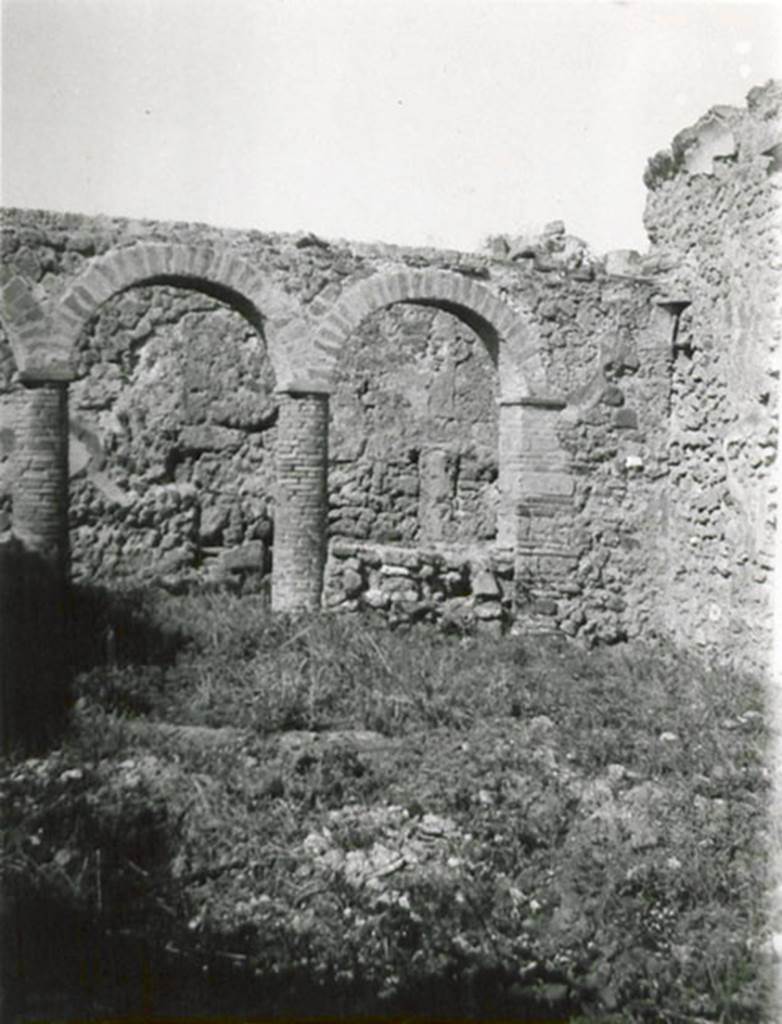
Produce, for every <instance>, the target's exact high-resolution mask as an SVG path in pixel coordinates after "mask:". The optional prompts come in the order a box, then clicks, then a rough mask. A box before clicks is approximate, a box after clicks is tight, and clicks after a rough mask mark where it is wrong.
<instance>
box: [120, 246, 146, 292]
mask: <svg viewBox="0 0 782 1024" xmlns="http://www.w3.org/2000/svg"><path fill="white" fill-rule="evenodd" d="M114 265H115V266H116V268H117V274H118V276H119V280H120V290H122V289H125V288H130V286H131V285H133V284H135V283H136V282H137V281H143V280H144V278H145V277H146V276H147V266H146V263H145V261H144V246H142V245H139V244H135V245H127V246H123V247H122V248H121V249H117V251H116V255H115V258H114Z"/></svg>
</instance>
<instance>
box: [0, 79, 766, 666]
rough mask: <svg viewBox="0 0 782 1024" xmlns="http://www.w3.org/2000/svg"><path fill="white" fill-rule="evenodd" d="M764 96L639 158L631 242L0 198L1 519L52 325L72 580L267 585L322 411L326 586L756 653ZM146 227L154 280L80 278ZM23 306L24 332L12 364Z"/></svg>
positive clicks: (561, 627)
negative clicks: (611, 249) (447, 232)
mask: <svg viewBox="0 0 782 1024" xmlns="http://www.w3.org/2000/svg"><path fill="white" fill-rule="evenodd" d="M778 106H779V91H778V89H777V88H776V87H774V86H769V87H768V88H766V89H765V90H761V91H756V92H753V93H752V94H750V97H749V104H748V108H747V109H746V110H741V111H739V110H733V109H728V108H717V109H716V112H710V114H709V115H707V116H706V118H704V119H702V121H701V122H699V123H698V125H696V126H694V127H693V128H692V129H688V130H687V131H686V132H684V133H682V135H681V136H678V137H677V140H675V142H674V145H673V148H672V150H671V151H670V152H669V153H668V154H667V155H666V154H662V155H660V154H658V156H656V157H655V158H654V159H653V160H652V161H650V166H649V169H648V170H647V175H646V180H647V185H648V186H649V193H648V201H647V208H646V214H645V222H646V225H647V229H648V231H649V234H650V240H651V245H650V250H649V252H648V253H646V254H644V255H642V256H639V255H638V254H636V253H629V252H616V253H611V254H608V256H605V257H597V256H595V255H594V254H593V253H591V252H590V251H589V249H588V248H587V246H586V245H585V243H583V242H582V241H580V240H579V239H576V238H573V237H572V236H570V235H568V234H567V231H566V229H565V227H564V225H562V224H560V223H556V222H555V223H552V224H550V225H548V226H547V228H546V229H545V230H544V232H543V233H542V234H541V235H538V236H536V237H534V238H526V237H521V236H512V235H509V236H503V237H498V238H494V239H491V240H490V242H489V244H488V245H487V250H486V251H485V252H483V253H477V254H466V253H456V252H443V251H435V250H414V249H402V248H399V247H395V246H383V245H369V244H353V243H347V242H336V241H325V240H322V239H318V238H316V237H315V236H313V235H309V234H299V235H293V236H282V235H271V234H263V233H261V232H257V231H228V230H221V229H216V228H211V227H207V226H204V225H184V224H161V223H152V222H138V221H127V220H121V219H109V218H87V217H81V216H78V215H70V214H53V213H46V212H40V211H21V210H8V211H5V213H4V217H3V267H4V275H5V276H4V282H5V289H4V293H3V294H4V300H5V305H4V310H5V312H4V318H3V337H2V339H0V384H1V385H2V397H0V531H2V530H5V532H6V536H8V534H9V531H10V530H11V528H12V526H13V528H14V532H16V533H18V532H19V530H18V528H17V527H18V524H17V519H18V516H17V514H16V510H15V509H14V508H13V507H12V506H13V500H14V499H13V495H14V493H17V494H18V493H20V491H19V486H18V482H19V476H20V473H21V472H22V471H23V459H22V458H21V455H23V454H24V452H25V451H26V450H27V449H26V447H25V444H26V442H25V439H24V436H23V434H24V428H23V426H20V424H24V423H25V422H27V421H26V420H25V419H24V416H25V415H27V413H26V412H25V410H26V409H27V408H28V406H29V402H30V394H31V383H30V380H29V379H27V378H29V377H30V373H32V374H33V376H34V374H35V373H39V370H38V369H36V367H37V366H38V365H39V363H40V365H44V363H45V361H46V360H47V359H49V361H50V364H51V366H54V370H52V371H51V374H50V375H55V376H56V373H57V372H60V371H59V370H58V369H57V367H58V366H59V365H60V364H59V363H58V362H57V360H61V359H62V358H64V357H63V356H62V352H64V351H65V349H66V347H67V346H66V345H65V343H64V342H62V338H63V337H64V336H65V334H66V333H67V331H66V330H65V328H64V327H63V325H64V324H67V323H68V322H73V323H75V324H76V326H75V327H72V328H68V329H69V330H71V331H72V334H73V349H72V351H70V350H69V351H68V360H69V365H71V366H72V378H73V379H72V381H71V382H70V384H69V385H68V387H67V392H68V403H67V416H68V420H69V460H70V470H69V502H68V519H69V522H68V528H69V529H68V534H69V546H70V565H71V575H72V577H73V578H75V579H77V580H101V581H111V580H119V579H153V580H158V581H160V582H162V583H163V584H164V585H166V586H168V587H170V588H173V589H176V588H180V587H183V586H186V585H193V586H202V585H211V584H219V585H222V586H230V587H233V588H244V589H248V590H249V589H257V588H259V587H264V586H268V580H269V574H270V572H272V567H273V566H276V565H278V564H281V563H280V558H279V555H280V551H281V548H280V547H279V544H278V543H276V542H278V541H280V537H281V534H280V521H279V515H280V513H279V509H280V507H281V506H280V501H281V497H280V494H281V492H280V487H281V486H283V484H281V482H280V465H281V463H280V458H281V452H282V451H283V448H284V446H285V445H289V441H290V437H291V436H301V437H302V438H304V439H306V438H308V437H310V436H311V435H312V430H313V429H314V428H313V427H312V423H313V422H315V420H316V419H317V417H318V416H320V415H322V409H326V410H327V412H326V414H325V415H326V418H327V420H328V428H327V429H325V428H324V443H325V444H326V446H327V448H324V451H326V450H327V451H328V478H327V483H326V484H324V486H325V487H327V502H326V504H325V507H324V510H323V521H324V525H325V526H326V530H327V534H328V538H329V545H330V546H329V556H328V560H327V562H326V566H325V586H324V592H323V600H324V603H325V605H326V606H327V607H332V608H344V609H346V610H360V609H372V610H374V611H375V612H377V613H382V614H385V615H388V616H389V617H390V618H392V619H394V620H399V621H404V620H406V619H410V618H422V619H429V620H433V621H445V622H448V621H454V622H457V623H461V622H463V621H467V622H472V623H474V624H476V625H477V626H479V627H480V628H486V629H490V630H492V631H494V632H497V631H499V630H500V629H503V628H516V627H517V626H518V625H519V624H521V625H522V626H523V627H524V629H526V630H527V631H531V632H536V631H544V632H550V631H561V632H564V633H565V634H566V635H568V636H571V637H576V638H580V639H582V640H584V641H586V642H590V643H591V642H594V641H603V642H612V641H616V640H620V639H623V638H632V637H638V636H644V637H654V636H658V635H673V636H674V637H675V638H676V639H677V640H679V641H681V642H684V643H695V644H697V645H700V646H701V647H703V648H704V649H707V650H708V649H709V648H710V647H711V646H714V647H715V648H720V649H721V650H723V651H725V650H726V649H727V650H728V652H730V651H733V652H736V653H741V654H742V656H743V657H747V656H749V657H750V658H755V659H762V656H763V655H762V652H763V651H764V650H765V646H766V644H767V640H768V635H769V632H768V631H769V628H770V627H769V624H768V621H767V615H768V604H769V590H770V572H771V568H772V566H771V550H772V539H773V529H774V523H775V519H774V517H775V510H776V505H775V502H776V492H775V490H774V482H773V477H774V460H775V457H776V444H777V437H776V416H777V395H778V365H777V362H776V359H777V354H778V350H777V343H778V334H779V324H780V317H779V281H780V254H779V215H778V210H779V205H778V202H777V200H778V189H779V180H780V178H779V175H778V173H777V162H778V157H777V156H776V155H775V153H776V152H777V151H776V150H775V149H774V147H775V146H778V144H779V143H778V138H779V136H780V133H779V125H778V117H779V112H778ZM144 246H146V247H147V249H146V250H145V251H147V252H153V256H155V254H157V253H158V252H162V253H164V254H165V253H167V254H168V255H166V256H165V258H166V259H168V260H169V264H166V267H167V268H168V269H167V270H166V273H162V272H156V273H149V274H148V275H147V277H146V279H145V280H140V278H141V277H143V275H136V277H135V278H133V280H134V281H135V282H137V283H134V284H133V286H129V287H126V288H122V287H120V288H119V289H118V290H116V292H115V293H113V294H108V293H109V292H110V291H111V288H112V287H114V286H115V285H111V286H108V285H107V286H106V288H105V289H104V292H105V293H106V294H107V297H106V298H105V299H101V295H102V294H104V292H101V291H100V287H98V286H96V285H95V283H94V282H95V281H99V282H100V281H102V280H103V278H105V279H110V280H111V281H113V282H115V284H116V282H119V283H120V284H122V280H121V270H122V267H123V266H125V264H129V263H130V261H131V260H132V259H137V260H139V259H140V257H137V256H133V255H132V254H134V253H139V252H141V250H142V248H143V247H144ZM171 246H173V249H172V248H171ZM167 247H168V248H167ZM215 252H218V253H225V254H226V255H225V257H223V256H220V257H219V259H218V258H217V257H214V258H213V257H212V256H210V255H209V254H210V253H215ZM204 253H206V254H207V255H206V256H202V254H204ZM117 254H119V256H118V257H117ZM126 256H127V259H125V257H126ZM145 258H147V259H150V258H152V257H145ZM155 258H156V256H155ZM161 258H163V257H161ZM177 260H180V263H177ZM199 260H202V261H203V266H204V267H205V268H206V270H205V273H204V275H203V276H202V277H198V276H196V271H195V270H194V269H193V268H194V267H197V266H199V265H200V264H199V263H198V261H199ZM210 260H211V262H210ZM220 260H222V262H220ZM232 260H233V262H231V261H232ZM112 261H114V262H112ZM123 261H124V262H123ZM185 266H186V271H183V270H181V269H178V268H181V267H185ZM101 267H105V268H106V269H105V270H102V271H101V274H102V277H101V275H98V273H97V270H96V269H95V268H98V269H100V268H101ZM117 267H119V268H120V271H118V270H117ZM226 268H227V269H226ZM237 268H239V269H237ZM438 274H439V275H440V276H439V277H438V276H437V275H438ZM416 275H417V276H416ZM427 275H429V276H427ZM128 280H130V278H128ZM237 281H238V282H240V285H235V282H237ZM400 281H401V282H402V284H400ZM409 281H413V283H414V285H415V288H416V289H417V290H411V289H412V286H409V287H408V286H407V285H406V284H405V282H409ZM20 282H21V284H20ZM82 282H88V284H87V285H84V284H82ZM376 282H379V283H377V284H376ZM416 282H417V283H416ZM453 282H456V283H455V284H454V283H453ZM405 287H407V291H405ZM373 289H374V290H373ZM449 289H450V290H449ZM411 295H412V296H413V298H412V299H411V298H408V296H411ZM400 296H401V299H400ZM93 300H95V301H93ZM97 300H100V301H97ZM25 304H27V306H29V307H30V311H29V312H28V313H26V314H24V315H25V316H27V318H28V320H29V321H31V322H32V321H33V320H35V317H36V316H38V317H39V321H38V322H39V323H40V324H43V325H44V326H41V327H38V328H36V331H37V333H35V338H34V344H33V346H32V347H31V348H30V352H32V355H31V356H29V357H28V356H27V355H25V354H24V353H23V354H22V357H20V355H19V352H20V342H19V339H18V338H14V336H13V335H14V330H15V327H14V318H16V322H18V323H23V322H26V321H24V320H23V317H22V315H21V314H19V313H18V310H19V309H20V308H22V306H25ZM27 306H25V308H27ZM33 306H35V307H36V308H35V309H34V308H33ZM66 307H67V309H69V310H71V311H73V310H77V311H78V317H74V316H73V315H71V321H66V320H64V319H62V318H60V319H58V317H59V316H60V313H59V310H60V309H64V308H66ZM381 307H385V308H381ZM9 310H10V312H9ZM38 311H40V312H38ZM69 315H70V314H69ZM498 325H499V326H498ZM24 329H25V330H26V329H27V328H24ZM47 331H48V333H47ZM514 332H515V333H514ZM28 333H29V332H28ZM39 338H43V339H44V340H43V341H40V340H39ZM514 338H516V339H517V342H514V341H513V339H514ZM335 339H336V340H335ZM508 339H510V340H508ZM36 345H37V346H38V347H37V348H36V347H35V346H36ZM52 353H54V354H53V355H52ZM26 358H29V359H30V360H32V362H31V363H30V365H33V364H34V365H33V371H34V372H33V371H30V372H29V373H28V374H27V378H25V372H24V365H22V367H21V369H22V372H21V373H20V361H21V363H24V359H26ZM36 360H38V362H35V361H36ZM41 360H43V361H44V362H43V363H41ZM324 367H326V368H325V369H324ZM46 372H47V373H49V372H50V371H49V370H48V369H47V370H46ZM324 381H325V382H326V383H325V384H324V383H323V382H324ZM309 392H313V393H319V394H322V395H324V396H325V398H324V401H325V403H326V404H325V405H324V404H323V402H322V401H320V400H319V401H318V402H314V403H313V404H312V407H311V409H310V411H309V412H308V413H307V414H306V415H307V416H309V417H310V419H309V420H301V422H298V421H296V422H294V420H295V417H294V419H291V418H290V416H288V419H285V418H284V416H283V427H284V430H285V431H287V432H288V433H286V435H285V437H286V439H285V441H284V442H283V441H281V436H280V430H281V406H282V405H283V403H284V402H286V401H292V402H293V406H291V409H293V408H294V406H295V405H296V403H295V401H294V399H295V397H296V396H297V395H301V396H304V395H306V394H307V393H309ZM288 396H292V397H290V398H289V397H288ZM299 409H300V411H301V410H302V409H303V406H301V403H299ZM291 415H293V414H292V413H291ZM312 417H315V420H313V419H312ZM285 424H288V426H285ZM318 429H320V428H318ZM297 431H298V435H297ZM312 443H315V442H314V441H313V442H312ZM302 444H303V445H305V446H306V445H308V444H310V442H309V441H306V440H303V441H302ZM27 448H29V444H28V445H27ZM316 448H317V445H316ZM316 448H313V449H311V451H310V450H309V449H308V451H310V454H307V453H306V452H305V453H304V456H303V463H302V465H303V464H304V462H307V460H310V463H311V464H312V465H313V467H315V466H316V463H317V460H318V459H319V458H320V455H319V454H318V451H317V450H316ZM285 451H287V452H288V455H286V456H285V458H287V459H288V462H287V463H286V465H287V466H288V470H286V472H290V473H293V474H294V475H295V473H296V457H295V456H296V451H295V446H294V449H290V448H287V449H285ZM20 453H21V455H20ZM313 460H314V461H313ZM308 464H309V463H308ZM312 472H313V473H314V474H315V476H313V477H312V483H311V487H314V488H315V491H310V492H308V493H309V497H303V498H302V501H304V502H305V503H306V501H310V502H311V501H315V500H316V499H315V498H313V497H312V495H313V494H316V492H317V486H318V484H317V482H316V476H317V472H316V468H313V470H312ZM303 493H304V492H302V494H303ZM286 495H287V496H286V497H285V501H286V502H288V503H290V502H291V501H293V502H294V503H295V501H297V500H298V499H297V498H296V488H295V487H294V488H293V490H290V488H289V491H288V492H286ZM17 501H18V498H17ZM285 507H286V508H288V507H289V504H286V505H285ZM313 509H314V511H313V512H312V514H311V516H310V519H309V520H306V521H307V522H313V523H315V522H320V519H319V518H318V517H319V516H320V515H321V512H320V511H319V510H318V509H315V508H314V506H313ZM313 517H314V518H313ZM305 518H306V517H305ZM304 521H305V520H304V519H303V520H302V522H304ZM285 523H286V528H287V527H288V526H289V517H287V516H286V520H285ZM307 529H310V527H307ZM280 543H281V541H280ZM284 543H285V544H286V545H288V548H289V549H290V551H291V552H293V548H294V546H295V545H294V539H293V538H292V537H291V536H290V530H288V533H287V534H286V537H285V540H284ZM286 550H288V549H286ZM275 552H276V554H277V556H278V557H277V558H276V559H275ZM316 553H317V544H315V545H314V546H313V547H312V551H311V555H312V557H313V558H314V557H315V556H316ZM302 557H303V556H302ZM308 557H309V556H308ZM302 564H305V563H302ZM316 575H317V572H316Z"/></svg>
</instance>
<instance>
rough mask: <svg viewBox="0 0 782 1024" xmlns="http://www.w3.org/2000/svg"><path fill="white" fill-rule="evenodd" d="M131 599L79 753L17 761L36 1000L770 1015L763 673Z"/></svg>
mask: <svg viewBox="0 0 782 1024" xmlns="http://www.w3.org/2000/svg"><path fill="white" fill-rule="evenodd" d="M133 602H134V603H133V608H134V609H136V612H134V614H133V615H132V616H129V615H128V614H127V609H125V611H124V612H122V611H121V608H120V606H121V604H122V602H121V601H118V602H117V604H116V608H117V611H116V614H115V613H114V612H112V613H111V614H110V615H108V618H109V619H111V620H112V621H109V622H105V621H103V620H100V621H98V618H96V620H95V621H96V623H97V625H96V630H97V629H98V627H99V629H100V631H101V635H105V632H106V629H107V628H108V629H110V630H111V629H114V630H115V635H114V640H113V641H112V642H111V644H110V645H109V650H108V655H106V654H105V653H104V655H103V656H102V660H103V662H104V663H103V664H97V665H96V664H93V665H92V666H91V667H89V666H88V665H87V664H86V661H85V665H84V670H83V671H82V672H81V674H80V675H79V676H78V678H77V681H76V693H75V698H76V699H75V703H74V706H73V710H72V714H71V721H70V725H69V728H68V731H67V733H66V735H65V737H64V739H63V741H62V743H61V745H60V746H58V747H57V749H55V750H52V751H50V752H49V753H47V754H45V755H43V756H40V757H37V758H23V757H21V756H18V757H8V758H6V759H5V760H4V761H3V762H2V767H1V769H0V786H1V787H2V802H3V807H4V821H3V829H4V835H5V837H6V838H5V842H4V845H3V851H2V867H3V885H4V890H5V896H4V899H3V915H4V921H3V935H4V950H3V953H4V955H3V965H4V971H5V979H4V985H3V989H4V992H5V993H6V995H5V999H6V1010H7V1019H9V1020H19V1021H24V1020H36V1019H37V1020H41V1019H47V1020H53V1019H64V1018H67V1017H69V1016H70V1017H73V1016H80V1017H82V1018H84V1017H85V1016H93V1017H96V1016H97V1017H100V1016H101V1015H103V1016H106V1015H120V1014H131V1013H133V1014H147V1015H149V1014H160V1013H177V1014H180V1015H186V1016H187V1015H193V1016H194V1015H196V1014H202V1013H206V1012H211V1013H213V1014H217V1015H220V1016H221V1017H226V1016H229V1017H230V1016H232V1015H234V1016H237V1017H238V1016H241V1015H243V1019H247V1018H248V1016H250V1017H254V1018H256V1019H257V1018H268V1017H271V1016H275V1015H277V1016H287V1017H291V1016H292V1015H295V1014H303V1013H331V1014H351V1015H356V1014H359V1013H365V1014H366V1013H373V1014H380V1015H389V1016H393V1015H399V1014H400V1013H412V1012H418V1013H423V1014H427V1015H429V1016H430V1017H431V1016H440V1017H442V1016H450V1017H462V1018H469V1017H472V1018H480V1019H487V1018H488V1017H504V1018H505V1019H516V1020H529V1021H544V1020H545V1021H554V1020H560V1021H576V1020H582V1021H587V1020H599V1021H613V1022H616V1024H619V1022H622V1024H625V1022H626V1024H630V1022H636V1021H638V1022H655V1024H657V1022H670V1024H680V1022H682V1021H691V1022H693V1024H695V1022H699V1021H701V1022H702V1021H722V1022H747V1024H750V1022H752V1024H757V1022H758V1021H760V1020H763V1019H764V1013H765V1007H766V999H767V995H768V987H769V984H770V971H771V965H770V963H769V962H768V957H767V956H765V954H764V949H765V948H766V945H767V942H768V939H769V936H770V934H771V922H770V921H769V920H768V918H767V915H766V907H765V902H764V893H765V891H766V888H767V885H766V863H767V857H768V853H769V852H770V851H771V850H772V848H773V845H774V844H775V843H776V844H778V843H779V841H780V838H779V835H778V834H773V831H772V824H771V823H770V820H769V817H768V815H767V797H768V789H769V772H768V770H767V768H766V767H765V764H764V759H765V754H766V745H767V729H766V725H765V721H766V712H765V708H764V705H763V691H762V688H761V686H760V684H759V682H758V681H757V680H754V679H752V678H749V677H742V676H739V675H737V674H735V673H731V672H728V671H727V670H725V669H720V668H717V667H713V666H707V665H705V664H703V663H701V662H699V661H696V660H695V659H693V658H691V657H689V656H688V655H687V654H685V653H682V652H681V651H675V650H673V649H668V648H663V647H660V646H658V647H656V648H654V649H653V648H649V647H646V648H643V647H638V646H631V645H628V646H625V647H623V648H611V649H610V650H602V651H599V650H598V651H592V652H589V653H585V652H583V651H581V650H579V649H577V648H575V647H572V646H565V645H563V644H561V643H544V642H542V641H541V642H538V643H532V642H531V641H521V640H518V639H514V638H507V639H503V640H501V641H498V640H493V639H489V638H481V637H477V638H474V637H458V636H455V637H454V636H448V637H446V636H441V635H439V634H437V633H435V632H433V631H432V630H428V631H427V630H424V629H420V631H419V630H417V629H415V628H411V629H409V630H407V631H406V632H404V633H403V632H399V631H396V632H394V631H389V630H388V629H387V628H385V627H383V626H381V625H376V626H375V625H372V624H371V623H368V622H367V621H366V620H365V619H362V620H361V621H359V620H357V619H355V618H352V617H349V616H346V617H337V616H316V617H308V618H288V619H286V618H283V617H275V618H271V617H270V616H269V615H268V612H267V611H266V609H265V607H264V605H263V602H262V601H261V600H260V599H256V598H252V597H245V598H238V597H231V596H228V595H225V594H222V595H218V594H213V595H211V596H204V595H202V596H194V595H189V596H188V595H186V596H182V597H179V598H174V597H171V596H167V597H161V596H159V595H158V596H157V597H155V598H154V600H153V599H152V597H151V596H150V597H149V598H148V600H147V602H146V605H145V612H144V616H142V615H141V614H140V612H139V611H138V609H139V608H140V607H141V605H140V604H139V598H138V595H136V596H135V597H134V598H133ZM144 621H145V622H147V624H148V627H149V630H150V631H151V632H152V635H154V637H155V638H156V639H155V642H154V643H151V644H148V645H145V644H144V643H139V642H137V639H136V640H134V642H133V643H132V644H128V645H127V647H126V648H124V647H123V642H122V637H121V635H117V630H120V631H121V628H122V627H121V624H122V623H126V624H127V623H131V622H132V623H133V627H132V628H133V630H134V631H135V632H134V636H135V637H136V638H137V635H138V633H139V630H141V627H140V626H139V623H141V622H144ZM112 622H113V623H114V625H112ZM117 624H119V625H117ZM127 628H130V627H129V626H128V627H127ZM141 632H143V630H141ZM99 648H100V644H97V647H96V650H98V649H99ZM94 660H95V659H94V658H93V661H94ZM145 662H146V663H145ZM65 929H67V931H66V930H65ZM64 935H67V936H68V941H67V942H64V941H63V936H64Z"/></svg>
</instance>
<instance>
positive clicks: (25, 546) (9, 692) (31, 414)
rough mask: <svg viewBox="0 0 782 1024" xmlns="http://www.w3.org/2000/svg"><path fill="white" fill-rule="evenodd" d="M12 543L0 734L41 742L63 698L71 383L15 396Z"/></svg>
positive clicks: (0, 572)
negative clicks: (69, 398)
mask: <svg viewBox="0 0 782 1024" xmlns="http://www.w3.org/2000/svg"><path fill="white" fill-rule="evenodd" d="M16 403H17V404H16V417H15V419H16V424H15V426H16V430H15V435H16V439H15V440H16V444H15V449H14V460H15V473H14V492H13V533H14V538H15V543H13V544H8V545H3V546H2V547H3V550H0V621H2V623H3V627H4V628H3V629H0V664H2V666H3V671H2V672H0V676H1V677H2V686H0V720H1V727H0V739H1V740H2V747H3V749H4V750H6V749H11V748H13V747H17V746H18V747H20V748H21V749H28V750H34V749H39V748H43V747H45V746H46V744H47V743H48V742H50V741H51V740H52V739H53V738H54V737H55V736H56V735H57V734H58V732H59V730H60V728H61V726H62V724H63V722H64V720H65V712H66V709H67V706H68V700H69V691H70V686H69V684H70V671H71V670H70V664H71V659H70V653H69V645H68V631H67V630H68V573H69V557H68V385H67V383H65V382H53V381H45V382H36V383H31V384H28V386H27V388H26V389H25V391H24V392H22V393H20V394H19V396H18V398H17V399H16Z"/></svg>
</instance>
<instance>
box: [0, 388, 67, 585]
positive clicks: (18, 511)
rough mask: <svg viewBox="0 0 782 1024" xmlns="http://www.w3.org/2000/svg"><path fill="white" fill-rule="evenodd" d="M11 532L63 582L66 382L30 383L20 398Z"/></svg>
mask: <svg viewBox="0 0 782 1024" xmlns="http://www.w3.org/2000/svg"><path fill="white" fill-rule="evenodd" d="M15 459H16V472H15V474H14V476H15V483H14V494H13V532H14V535H15V536H16V537H17V538H18V539H19V540H20V541H21V542H22V544H23V545H24V547H25V549H26V550H27V551H29V552H33V553H34V554H35V555H37V556H38V557H40V558H41V559H43V560H44V561H45V562H46V563H47V564H48V566H49V567H50V568H51V569H52V570H54V572H55V574H56V575H57V577H58V578H59V579H60V580H61V581H63V582H65V581H66V580H67V578H68V574H69V569H70V558H69V549H68V385H67V384H66V383H62V382H52V381H47V382H40V383H35V384H30V385H28V386H27V388H26V390H25V392H24V394H23V395H22V396H21V398H20V400H19V404H18V417H17V429H16V449H15Z"/></svg>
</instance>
